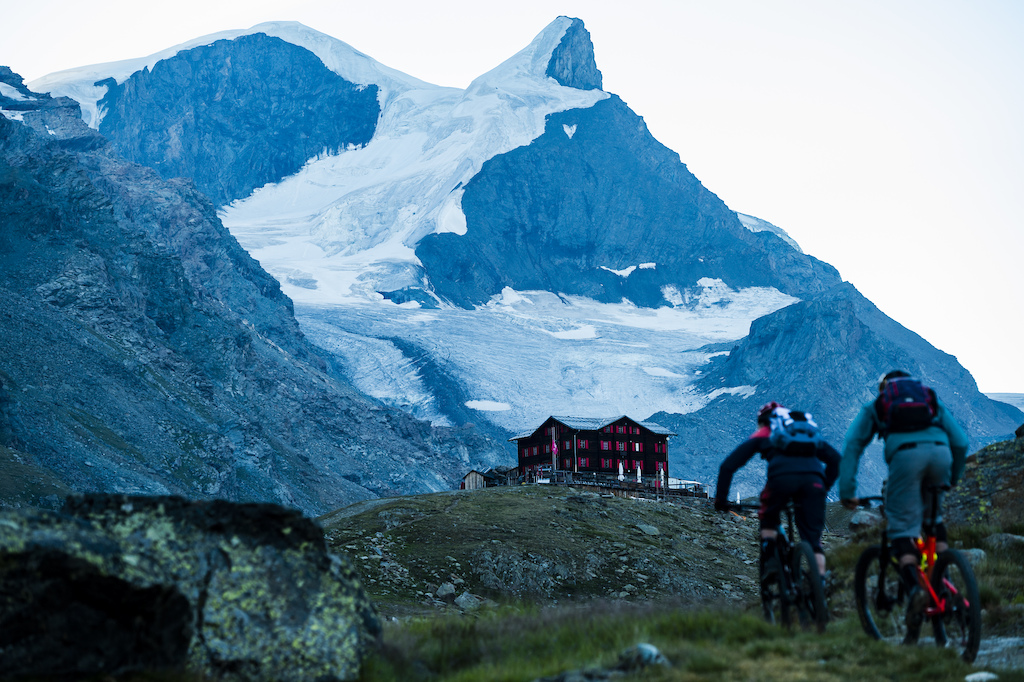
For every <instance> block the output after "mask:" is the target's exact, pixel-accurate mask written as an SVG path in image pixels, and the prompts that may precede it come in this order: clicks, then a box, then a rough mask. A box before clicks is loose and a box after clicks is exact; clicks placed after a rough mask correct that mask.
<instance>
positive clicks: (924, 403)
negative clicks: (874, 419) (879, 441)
mask: <svg viewBox="0 0 1024 682" xmlns="http://www.w3.org/2000/svg"><path fill="white" fill-rule="evenodd" d="M875 414H876V415H877V416H878V421H879V424H880V425H881V428H880V429H879V432H880V433H881V434H882V437H883V438H884V437H885V436H886V435H887V434H889V433H907V432H910V431H922V430H924V429H927V428H928V427H929V426H934V425H935V424H937V423H938V417H939V400H938V398H937V397H936V395H935V391H933V390H932V389H930V388H928V387H927V386H925V385H924V384H922V383H921V382H920V381H918V380H917V379H912V378H910V377H899V378H894V379H889V380H888V381H887V382H885V388H884V389H882V393H881V395H879V396H878V398H877V399H876V400H875Z"/></svg>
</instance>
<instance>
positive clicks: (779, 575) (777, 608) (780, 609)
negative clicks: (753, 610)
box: [761, 556, 792, 629]
mask: <svg viewBox="0 0 1024 682" xmlns="http://www.w3.org/2000/svg"><path fill="white" fill-rule="evenodd" d="M786 570H787V569H786V567H784V566H783V564H782V562H781V561H780V560H779V558H778V557H777V556H776V557H775V558H774V559H770V560H769V561H767V562H766V563H765V566H764V569H763V571H762V573H761V613H762V614H763V615H764V619H765V620H766V621H768V622H769V623H772V624H773V625H774V624H779V625H782V626H783V627H785V628H787V629H788V628H789V627H790V625H791V623H792V619H791V616H790V609H789V606H790V605H789V600H788V599H787V597H786V580H787V578H786Z"/></svg>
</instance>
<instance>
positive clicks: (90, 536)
mask: <svg viewBox="0 0 1024 682" xmlns="http://www.w3.org/2000/svg"><path fill="white" fill-rule="evenodd" d="M379 634H380V622H379V620H378V617H377V614H376V612H375V610H374V608H373V606H372V604H371V603H370V601H369V599H368V598H367V595H366V593H365V591H364V590H363V587H362V585H361V583H360V581H359V579H358V577H357V575H356V572H355V570H354V569H353V568H352V566H351V565H350V564H349V563H348V562H347V560H346V559H344V558H342V557H340V556H336V555H333V554H330V553H329V552H328V551H327V547H326V544H325V543H324V539H323V531H322V530H321V529H320V528H319V527H318V526H317V525H316V524H315V523H313V522H312V521H311V520H309V519H307V518H305V517H303V516H302V515H301V514H300V513H299V512H297V511H293V510H289V509H285V508H283V507H279V506H276V505H271V504H234V503H230V502H224V501H219V500H216V501H210V502H189V501H187V500H184V499H182V498H179V497H129V496H121V495H87V496H79V497H73V498H68V500H67V502H66V503H65V505H64V508H63V509H62V511H61V512H47V511H42V510H38V509H37V510H4V511H0V669H2V670H4V671H5V672H6V673H7V675H10V676H13V677H27V678H45V679H50V678H71V679H79V678H85V677H90V676H100V675H120V674H124V673H126V672H132V671H143V670H175V671H183V672H188V673H191V674H197V675H202V676H205V677H209V678H211V679H219V680H232V681H234V680H238V681H243V680H245V681H250V680H251V681H262V680H267V681H268V682H269V681H271V680H274V681H281V682H286V681H290V680H295V681H296V682H298V681H299V680H311V679H316V680H345V679H353V678H355V677H356V676H357V675H358V673H359V667H360V664H361V661H362V658H363V656H364V655H365V653H366V651H367V648H368V646H369V645H370V644H371V643H372V642H373V640H374V639H375V638H376V637H377V636H379Z"/></svg>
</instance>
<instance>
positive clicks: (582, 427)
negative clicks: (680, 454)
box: [509, 414, 677, 441]
mask: <svg viewBox="0 0 1024 682" xmlns="http://www.w3.org/2000/svg"><path fill="white" fill-rule="evenodd" d="M548 419H554V420H555V421H557V422H559V423H561V424H564V425H565V426H568V427H569V428H570V429H576V430H577V431H598V430H600V429H603V428H604V427H606V426H608V425H609V424H614V423H615V422H617V421H619V420H620V419H628V420H629V421H631V422H633V423H634V424H637V425H639V426H642V427H644V428H645V429H647V430H648V431H651V432H653V433H657V434H660V435H662V436H675V435H677V434H675V433H673V432H672V431H669V430H668V429H666V428H665V427H664V426H662V425H661V424H656V423H655V422H649V421H640V420H638V419H633V418H632V417H630V416H629V415H625V414H620V415H619V416H618V417H558V416H555V415H552V416H550V417H548ZM548 419H545V420H544V421H543V422H541V423H540V424H539V425H538V426H537V427H536V428H534V429H533V430H531V431H524V432H522V433H519V434H517V435H515V436H513V437H512V438H509V440H510V441H511V440H521V439H523V438H529V437H530V436H532V435H533V434H534V433H536V432H537V429H539V428H540V427H541V426H543V425H544V423H545V422H547V420H548Z"/></svg>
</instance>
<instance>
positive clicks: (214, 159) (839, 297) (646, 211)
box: [30, 17, 1024, 484]
mask: <svg viewBox="0 0 1024 682" xmlns="http://www.w3.org/2000/svg"><path fill="white" fill-rule="evenodd" d="M30 86H31V87H32V88H34V89H37V90H43V91H48V92H50V93H51V94H55V95H58V94H63V95H67V96H70V97H73V98H75V99H77V100H78V101H79V102H80V103H81V105H82V109H83V112H84V114H83V117H84V118H85V120H86V121H87V122H88V123H89V124H90V125H91V126H92V127H94V128H96V129H97V130H98V131H99V132H101V133H102V134H104V135H105V136H107V137H108V138H110V139H111V140H112V141H113V144H114V146H115V147H116V148H117V149H118V150H119V151H120V152H121V153H122V154H124V155H126V156H127V157H128V158H129V159H131V160H133V161H135V162H137V163H141V164H145V165H150V166H152V167H153V168H155V169H156V170H158V171H159V172H160V173H162V174H164V175H165V176H166V177H173V176H176V175H186V176H188V177H191V178H193V180H194V182H195V183H196V185H197V186H198V187H199V188H200V189H201V190H202V191H204V192H206V193H207V194H208V195H209V196H211V197H213V198H214V200H215V201H216V202H217V203H219V204H220V206H221V210H220V217H221V219H222V221H223V223H224V225H225V226H227V227H228V228H229V230H230V231H231V233H232V234H233V235H234V236H235V237H236V238H237V239H238V241H239V242H240V243H241V244H242V246H243V247H244V248H245V249H246V250H247V251H248V252H249V253H250V254H251V255H252V256H253V257H254V258H256V259H257V260H258V261H259V262H260V264H261V265H262V266H263V267H264V268H265V269H266V270H267V271H268V272H269V273H270V274H272V275H273V276H274V277H275V278H276V279H277V280H278V281H279V282H280V283H281V286H282V289H283V291H284V292H285V293H286V294H287V295H288V296H289V297H290V298H291V299H292V300H293V301H294V302H295V309H296V317H297V318H298V320H299V323H300V325H301V327H302V329H303V331H304V333H305V334H306V335H307V336H308V337H309V338H311V339H312V340H314V342H316V343H317V344H318V345H320V346H321V347H323V348H325V349H327V350H329V351H331V352H332V353H334V354H335V355H336V356H337V357H338V358H340V359H341V362H342V364H343V366H344V367H345V368H346V371H347V373H348V376H349V377H350V379H351V380H352V382H353V384H354V385H355V386H356V387H358V388H359V389H360V390H362V391H363V392H365V393H367V394H369V395H371V396H374V397H376V398H378V399H380V400H382V401H384V402H385V403H387V404H390V405H393V406H397V407H401V408H403V409H405V410H407V411H409V412H411V413H412V414H414V415H416V416H418V417H423V418H427V419H430V420H431V421H432V422H434V423H435V424H438V425H461V424H465V423H471V422H476V423H481V422H486V423H488V424H491V425H494V426H497V427H500V428H501V429H504V430H506V431H507V432H515V431H520V430H523V429H524V428H529V427H532V426H534V425H537V424H539V423H540V422H541V421H542V420H543V419H544V418H545V417H546V416H548V415H549V414H579V415H609V414H629V415H631V416H633V417H635V418H641V419H643V418H647V417H648V416H650V415H651V414H653V413H656V412H657V413H663V414H664V415H665V416H666V417H667V419H669V420H672V419H675V418H676V417H672V416H671V415H676V416H677V417H678V419H679V420H682V421H685V422H686V424H685V426H686V429H687V430H686V434H687V435H686V442H680V443H677V444H675V445H674V447H675V450H676V452H679V453H680V459H678V460H674V463H673V466H674V467H676V465H677V464H678V465H679V466H680V467H685V466H689V467H691V468H692V469H699V470H700V471H711V468H710V467H708V466H705V464H701V465H700V466H697V464H696V463H695V458H697V459H701V461H702V462H705V463H706V462H707V461H715V462H717V461H718V460H720V459H721V457H722V456H724V455H725V454H726V452H725V449H726V448H727V447H729V443H730V442H732V441H735V440H738V439H739V438H742V437H743V436H745V435H746V432H747V430H748V426H749V424H750V422H751V421H752V417H753V413H754V410H755V409H756V407H757V406H758V405H759V404H761V403H762V402H766V401H767V400H769V399H772V398H774V397H776V396H777V395H781V394H785V395H786V396H787V397H786V399H787V400H790V401H792V402H794V403H795V405H794V406H796V407H803V408H805V409H815V410H816V411H817V412H818V414H819V421H820V422H821V423H823V425H824V427H825V430H826V434H827V435H828V436H829V437H830V439H831V440H833V442H835V443H836V444H837V445H838V444H839V443H838V441H839V440H841V437H842V430H843V426H844V425H845V423H848V421H849V419H850V418H851V417H852V413H853V411H855V409H856V406H857V405H858V403H859V402H860V401H861V400H862V399H864V395H863V394H864V391H865V390H867V387H869V386H870V383H871V382H870V381H867V382H864V381H862V379H863V377H867V376H870V377H871V378H872V379H873V378H874V377H877V375H878V374H880V373H881V372H882V371H884V370H887V369H890V368H892V367H894V366H904V367H907V368H909V369H912V370H914V371H917V372H919V373H920V374H921V375H922V376H924V377H925V378H926V379H929V380H931V381H933V383H934V384H935V385H936V388H937V389H938V390H939V391H940V394H943V395H944V396H949V397H948V398H947V402H948V403H949V404H950V405H951V407H952V408H953V409H954V411H955V412H956V413H957V416H958V417H960V418H961V419H962V420H963V421H965V422H968V423H969V424H971V426H972V427H973V428H972V436H973V437H974V438H975V440H976V442H983V441H985V440H986V439H990V438H993V437H997V436H1000V435H1003V434H1005V433H1009V432H1011V431H1012V430H1013V428H1014V427H1015V426H1016V424H1015V422H1016V421H1019V420H1020V419H1021V418H1024V415H1021V414H1020V413H1019V412H1016V413H1011V412H1007V411H1006V410H1005V409H1003V407H1001V406H1000V404H997V403H994V402H993V401H990V400H988V399H987V398H985V397H984V396H982V395H981V394H980V393H978V391H977V387H976V385H975V384H974V382H973V379H971V378H970V375H969V374H968V373H966V371H964V370H963V368H961V367H960V366H959V365H958V364H957V363H956V361H955V358H951V357H950V356H944V355H943V354H940V353H938V352H937V351H934V349H933V348H931V347H930V346H928V345H927V343H925V342H923V340H920V339H919V337H916V335H913V334H911V333H910V332H907V330H905V329H902V327H899V325H898V324H896V323H894V322H892V321H891V320H888V318H885V317H884V315H882V314H881V313H879V312H878V311H877V309H874V308H873V306H870V304H869V303H866V302H863V301H861V300H860V297H859V294H858V293H857V292H856V291H855V290H853V288H852V287H850V286H849V285H844V284H843V283H842V280H841V278H840V276H839V274H838V273H837V272H836V271H835V269H834V268H832V267H831V266H829V265H827V264H825V263H822V262H821V261H819V260H817V259H815V258H814V257H812V256H809V255H807V254H804V253H803V252H802V251H801V250H800V248H799V246H798V245H797V244H796V243H795V242H794V241H793V240H792V239H791V238H789V236H788V235H786V234H785V232H784V231H783V230H781V229H780V228H778V227H776V226H774V225H772V224H771V223H768V222H767V221H764V220H761V219H758V218H754V217H752V216H745V215H741V214H737V213H735V212H734V211H732V210H730V209H729V208H728V206H726V205H725V203H724V202H722V201H721V200H720V199H719V198H718V197H717V196H715V195H714V194H713V193H712V192H710V191H709V190H708V189H706V188H705V187H703V185H701V183H700V182H699V181H698V180H697V179H696V178H695V177H694V176H693V175H692V174H691V173H690V172H689V171H688V169H687V168H686V166H685V165H684V164H683V163H682V162H681V160H680V159H679V156H678V155H677V154H676V153H674V152H672V151H671V150H669V149H667V148H665V147H664V146H663V145H661V144H660V143H658V142H657V141H656V140H655V139H654V138H653V137H652V136H651V135H650V133H649V132H648V131H647V129H646V126H645V125H644V123H643V119H642V118H640V117H639V116H637V115H636V114H635V113H634V112H632V111H631V110H630V109H629V108H628V107H627V106H626V105H625V104H624V103H623V102H622V101H621V100H620V99H619V98H617V97H616V96H614V95H613V94H610V93H607V92H604V91H603V90H602V89H601V88H602V81H601V73H600V71H599V70H598V68H597V65H596V61H595V59H594V48H593V45H592V44H591V41H590V36H589V33H588V32H587V31H586V29H585V28H584V26H583V23H582V22H581V21H580V20H578V19H570V18H567V17H559V18H558V19H556V20H555V21H554V22H552V23H551V24H550V25H549V26H547V27H546V28H545V29H544V30H543V31H542V32H541V33H540V34H539V35H538V36H537V37H536V38H535V39H534V40H533V41H532V42H531V43H530V44H529V45H528V46H527V47H526V48H524V49H523V50H521V51H520V52H519V53H517V54H516V55H514V56H512V57H511V58H510V59H508V60H507V61H505V62H504V63H502V64H500V65H499V66H497V67H496V68H494V69H492V70H491V71H489V72H487V73H485V74H484V75H482V76H480V77H479V78H477V79H476V80H475V81H473V83H471V84H470V86H469V87H468V88H466V89H465V90H459V89H454V88H443V87H438V86H434V85H431V84H428V83H425V82H423V81H419V80H417V79H415V78H411V77H409V76H406V75H404V74H400V73H398V72H396V71H394V70H391V69H388V68H387V67H384V66H382V65H380V64H378V63H376V62H374V61H373V60H372V59H370V58H369V57H367V56H366V55H362V54H361V53H359V52H357V51H356V50H354V49H352V48H351V47H350V46H348V45H346V44H345V43H342V42H340V41H338V40H335V39H333V38H330V37H328V36H325V35H323V34H320V33H317V32H316V31H313V30H312V29H309V28H306V27H304V26H301V25H299V24H295V23H271V24H261V25H258V26H255V27H253V28H251V29H249V30H247V31H237V32H229V33H222V34H216V35H213V36H207V37H205V38H200V39H197V40H195V41H191V42H190V43H187V44H185V45H181V46H178V47H176V48H171V49H168V50H164V51H162V52H160V53H157V54H155V55H152V56H150V57H146V58H143V59H138V60H129V61H126V62H118V63H115V64H108V65H98V66H95V67H85V68H82V69H75V70H71V71H67V72H61V73H58V74H54V75H52V76H48V77H46V78H43V79H40V80H39V81H35V82H33V83H31V84H30ZM154 102H159V103H160V104H161V106H160V107H154V106H153V103H154ZM254 160H266V162H262V161H261V162H257V163H254ZM851 301H853V302H854V303H851ZM800 305H804V306H807V305H812V307H813V310H814V315H813V316H811V317H805V314H804V313H803V312H800V313H797V312H796V311H803V310H805V309H806V308H800V307H797V308H794V307H793V306H800ZM786 311H790V312H789V313H786ZM851 311H852V312H851ZM773 315H789V318H792V317H793V316H794V315H796V316H797V318H798V322H799V320H800V319H807V320H810V319H814V320H816V323H815V324H796V323H794V322H793V321H792V320H790V321H789V322H788V323H787V325H781V326H779V325H776V326H775V327H772V328H773V329H776V330H777V333H778V334H780V335H782V337H781V338H788V335H790V334H799V335H800V336H801V338H804V337H807V341H808V342H809V343H810V344H811V345H812V346H813V347H814V348H815V352H816V353H817V354H818V356H817V357H816V358H815V360H814V362H808V359H809V358H808V357H807V356H803V355H800V354H798V351H797V350H796V348H798V347H799V346H800V344H791V345H788V346H787V345H786V344H784V343H776V344H775V345H774V346H771V351H770V352H768V354H767V355H766V356H763V357H759V358H758V363H757V371H748V370H750V367H749V366H748V365H744V367H745V368H746V370H745V371H739V370H738V369H737V367H738V365H737V364H736V362H734V357H733V355H734V348H738V349H742V348H745V347H747V346H749V344H750V341H749V338H748V334H750V332H751V329H752V328H751V323H753V322H755V321H756V320H760V319H762V318H765V319H776V318H775V317H769V318H766V316H773ZM789 318H787V319H789ZM830 320H834V321H835V323H836V324H838V325H839V328H838V329H833V328H831V327H830ZM763 327H764V325H762V328H763ZM897 328H898V329H897ZM894 330H895V331H894ZM899 330H902V331H899ZM854 333H857V334H872V335H879V336H880V337H882V338H884V339H886V340H887V341H886V343H882V344H869V345H867V346H865V351H864V354H863V356H860V357H858V356H852V357H851V356H850V353H849V345H848V343H847V341H848V339H846V338H845V337H844V334H854ZM808 335H809V336H808ZM914 339H917V340H914ZM918 341H920V343H919V342H918ZM744 344H747V346H744ZM748 357H749V356H748ZM839 359H842V361H843V364H844V365H849V366H850V376H849V377H847V378H846V379H845V380H844V379H843V378H842V377H841V376H836V375H828V376H829V379H828V380H827V381H826V380H825V376H826V371H825V370H826V369H828V368H829V367H830V366H832V365H834V364H835V362H837V361H838V360H839ZM729 363H732V364H731V365H730V364H729ZM723 368H725V369H723ZM794 377H796V384H795V386H796V388H794V387H793V386H794V384H793V381H794ZM801 387H803V388H801ZM790 389H792V390H790ZM723 401H724V402H723ZM723 404H728V405H731V406H735V409H733V408H730V409H728V410H724V409H721V405H723ZM819 404H820V405H821V406H822V407H823V408H825V411H824V412H823V411H822V410H820V409H817V407H816V406H817V405H819ZM716 406H718V407H716ZM1010 409H1011V410H1012V409H1013V408H1010ZM716 410H717V412H716ZM716 414H719V415H720V416H721V417H722V419H716V418H715V415H716ZM726 417H727V419H726ZM682 421H681V422H680V423H681V426H680V428H682ZM681 433H682V431H681ZM683 453H685V454H686V459H685V463H684V460H683V459H681V457H682V454H683ZM676 471H677V473H679V474H681V475H687V474H686V473H685V471H681V470H680V469H679V468H676ZM868 480H869V481H870V482H871V483H872V484H877V477H876V478H871V477H870V476H869V477H868Z"/></svg>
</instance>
